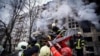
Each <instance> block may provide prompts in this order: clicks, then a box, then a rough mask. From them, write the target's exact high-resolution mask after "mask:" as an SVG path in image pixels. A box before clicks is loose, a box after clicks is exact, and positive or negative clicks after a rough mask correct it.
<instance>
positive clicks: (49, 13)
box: [37, 0, 100, 29]
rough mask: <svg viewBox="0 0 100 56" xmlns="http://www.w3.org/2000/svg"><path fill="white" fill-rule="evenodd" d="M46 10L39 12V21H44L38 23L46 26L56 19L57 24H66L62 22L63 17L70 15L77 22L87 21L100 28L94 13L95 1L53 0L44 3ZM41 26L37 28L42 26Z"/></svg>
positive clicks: (97, 17)
mask: <svg viewBox="0 0 100 56" xmlns="http://www.w3.org/2000/svg"><path fill="white" fill-rule="evenodd" d="M45 6H46V10H44V11H43V12H42V13H41V17H40V18H39V20H40V21H42V20H43V21H44V22H41V23H37V26H38V25H39V24H41V25H42V24H43V25H45V26H47V24H50V23H52V22H54V21H55V20H58V26H59V27H62V26H63V25H65V26H67V23H63V21H64V20H63V18H66V20H67V19H68V18H69V17H71V18H73V19H74V20H76V21H78V22H82V21H89V22H90V23H91V24H93V25H94V26H95V27H96V28H97V29H99V28H100V23H99V20H100V19H99V18H100V17H99V16H98V15H97V14H96V13H95V9H96V7H97V5H96V3H94V2H93V3H85V2H84V1H83V0H54V1H51V2H49V3H47V4H46V5H45ZM43 27H44V26H41V27H39V28H41V29H42V28H43Z"/></svg>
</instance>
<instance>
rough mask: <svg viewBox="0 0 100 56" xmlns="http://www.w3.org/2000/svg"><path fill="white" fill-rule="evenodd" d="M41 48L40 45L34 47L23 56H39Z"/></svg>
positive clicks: (25, 51)
mask: <svg viewBox="0 0 100 56" xmlns="http://www.w3.org/2000/svg"><path fill="white" fill-rule="evenodd" d="M39 50H40V47H39V46H38V45H34V46H33V47H32V48H29V49H27V50H24V52H23V55H22V56H38V55H39Z"/></svg>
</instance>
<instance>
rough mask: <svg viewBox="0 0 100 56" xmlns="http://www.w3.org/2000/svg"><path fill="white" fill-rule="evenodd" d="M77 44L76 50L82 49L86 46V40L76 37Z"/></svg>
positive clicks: (75, 43)
mask: <svg viewBox="0 0 100 56" xmlns="http://www.w3.org/2000/svg"><path fill="white" fill-rule="evenodd" d="M75 38H76V39H75V42H74V45H75V49H82V48H83V47H84V45H85V40H84V39H83V37H82V36H80V37H77V36H76V37H75Z"/></svg>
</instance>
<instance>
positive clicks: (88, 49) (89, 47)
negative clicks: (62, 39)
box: [86, 46, 94, 52]
mask: <svg viewBox="0 0 100 56" xmlns="http://www.w3.org/2000/svg"><path fill="white" fill-rule="evenodd" d="M86 50H87V51H91V52H93V51H94V48H93V46H87V47H86Z"/></svg>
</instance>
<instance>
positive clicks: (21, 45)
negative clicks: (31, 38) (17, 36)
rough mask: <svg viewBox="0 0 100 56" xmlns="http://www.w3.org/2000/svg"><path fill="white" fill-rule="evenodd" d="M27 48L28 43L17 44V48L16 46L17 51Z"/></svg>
mask: <svg viewBox="0 0 100 56" xmlns="http://www.w3.org/2000/svg"><path fill="white" fill-rule="evenodd" d="M27 47H28V43H27V42H19V43H18V46H17V48H16V49H17V50H25V49H27Z"/></svg>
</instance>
